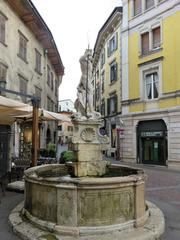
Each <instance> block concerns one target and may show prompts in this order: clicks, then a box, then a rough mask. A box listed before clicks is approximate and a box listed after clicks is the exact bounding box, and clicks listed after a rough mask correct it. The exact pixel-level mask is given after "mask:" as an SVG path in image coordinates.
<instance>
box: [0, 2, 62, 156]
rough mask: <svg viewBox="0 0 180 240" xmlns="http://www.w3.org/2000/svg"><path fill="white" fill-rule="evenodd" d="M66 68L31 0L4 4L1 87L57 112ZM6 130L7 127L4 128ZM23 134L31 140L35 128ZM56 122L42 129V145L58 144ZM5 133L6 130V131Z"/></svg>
mask: <svg viewBox="0 0 180 240" xmlns="http://www.w3.org/2000/svg"><path fill="white" fill-rule="evenodd" d="M63 74H64V67H63V63H62V60H61V57H60V54H59V52H58V50H57V47H56V44H55V41H54V38H53V36H52V34H51V32H50V30H49V28H48V26H47V25H46V23H45V22H44V20H43V19H42V17H41V16H40V14H39V13H38V11H37V9H36V8H35V6H34V5H33V3H32V1H30V0H21V1H18V0H6V1H5V0H1V1H0V86H1V87H5V88H6V89H10V90H14V91H17V92H21V93H24V94H29V95H35V96H37V97H39V98H40V99H41V100H40V107H42V108H45V109H47V110H49V111H55V112H56V111H57V108H58V87H59V85H60V83H61V81H62V76H63ZM1 94H3V95H6V96H7V97H10V98H11V99H16V100H19V101H23V102H26V103H29V104H31V101H30V99H28V98H26V97H24V96H23V97H22V96H18V95H12V94H9V93H5V92H1ZM2 128H3V129H4V128H6V127H5V126H3V127H2ZM19 129H20V125H19V124H15V125H14V126H13V127H11V136H14V135H15V136H16V137H11V145H13V147H14V153H13V152H12V153H13V154H15V155H18V145H19V140H20V139H19V138H18V135H19V131H20V130H19ZM24 130H25V132H23V133H22V135H23V134H24V136H22V137H23V138H26V140H27V141H28V142H30V141H31V127H30V125H28V123H26V126H25V127H24ZM56 130H57V127H56V125H55V123H54V122H51V123H43V124H41V125H40V128H39V136H40V137H39V139H40V141H39V142H40V146H39V147H44V146H45V145H46V144H47V143H48V142H55V140H56V138H57V136H56ZM3 131H4V130H3Z"/></svg>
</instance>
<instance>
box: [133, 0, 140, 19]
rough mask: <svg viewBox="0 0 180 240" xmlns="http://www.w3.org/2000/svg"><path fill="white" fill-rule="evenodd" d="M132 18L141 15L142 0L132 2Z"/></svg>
mask: <svg viewBox="0 0 180 240" xmlns="http://www.w3.org/2000/svg"><path fill="white" fill-rule="evenodd" d="M133 3H134V16H136V15H139V14H141V12H142V0H134V1H133Z"/></svg>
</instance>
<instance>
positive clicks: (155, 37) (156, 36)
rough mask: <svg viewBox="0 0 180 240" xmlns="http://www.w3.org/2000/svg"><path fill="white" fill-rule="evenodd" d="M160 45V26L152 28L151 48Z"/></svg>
mask: <svg viewBox="0 0 180 240" xmlns="http://www.w3.org/2000/svg"><path fill="white" fill-rule="evenodd" d="M160 46H161V29H160V27H157V28H154V29H153V30H152V48H153V49H156V48H159V47H160Z"/></svg>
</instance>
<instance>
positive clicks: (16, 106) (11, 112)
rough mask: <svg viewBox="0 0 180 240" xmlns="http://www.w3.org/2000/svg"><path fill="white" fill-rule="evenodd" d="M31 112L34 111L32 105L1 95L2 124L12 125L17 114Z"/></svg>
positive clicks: (0, 118) (0, 116) (0, 119)
mask: <svg viewBox="0 0 180 240" xmlns="http://www.w3.org/2000/svg"><path fill="white" fill-rule="evenodd" d="M30 113H32V106H30V105H28V104H24V103H21V102H18V101H15V100H12V99H9V98H6V97H3V96H0V124H2V125H11V124H13V122H15V121H16V117H15V116H22V115H27V114H30Z"/></svg>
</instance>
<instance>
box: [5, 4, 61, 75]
mask: <svg viewBox="0 0 180 240" xmlns="http://www.w3.org/2000/svg"><path fill="white" fill-rule="evenodd" d="M6 2H7V3H8V4H9V5H10V7H11V8H12V9H13V11H14V12H16V14H17V15H18V16H19V18H20V19H21V20H22V21H23V22H24V24H25V25H26V26H27V27H28V28H29V29H30V30H31V31H32V32H33V33H34V35H35V36H36V38H37V39H38V41H39V42H41V43H42V45H43V47H44V51H45V53H46V54H47V56H48V58H49V60H50V62H51V64H52V66H53V67H54V70H55V72H56V74H57V75H58V76H59V75H61V76H62V75H64V66H63V63H62V60H61V57H60V54H59V52H58V49H57V46H56V43H55V41H54V38H53V35H52V33H51V31H50V30H49V28H48V26H47V25H46V23H45V22H44V20H43V18H42V17H41V15H40V14H39V12H38V11H37V9H36V7H35V6H34V4H33V3H32V1H31V0H6Z"/></svg>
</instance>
